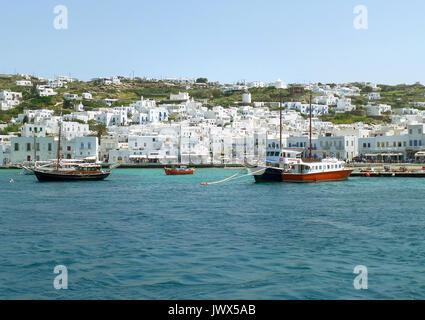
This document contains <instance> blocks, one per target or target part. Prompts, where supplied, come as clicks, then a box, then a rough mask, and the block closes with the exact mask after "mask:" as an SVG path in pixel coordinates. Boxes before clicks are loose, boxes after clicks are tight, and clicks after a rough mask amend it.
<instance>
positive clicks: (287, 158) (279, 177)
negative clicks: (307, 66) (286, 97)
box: [247, 94, 353, 182]
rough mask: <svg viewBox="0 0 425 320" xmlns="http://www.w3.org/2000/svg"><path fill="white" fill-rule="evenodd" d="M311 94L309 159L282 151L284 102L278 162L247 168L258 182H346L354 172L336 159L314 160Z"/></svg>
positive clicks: (294, 152)
mask: <svg viewBox="0 0 425 320" xmlns="http://www.w3.org/2000/svg"><path fill="white" fill-rule="evenodd" d="M311 115H312V110H311V94H310V133H309V140H310V147H309V158H307V159H302V158H301V153H302V152H300V151H297V150H294V149H289V148H287V149H282V102H281V105H280V126H279V128H280V144H279V148H280V152H279V158H278V161H277V162H274V163H267V162H266V165H264V166H258V165H257V166H249V165H248V166H247V167H248V171H249V173H250V174H251V175H253V176H254V179H255V181H256V182H271V181H279V182H320V181H340V180H346V179H347V178H348V177H349V176H350V174H351V172H352V171H353V170H350V169H346V168H345V162H344V161H341V160H338V159H336V158H325V159H313V157H312V147H311V133H312V128H311Z"/></svg>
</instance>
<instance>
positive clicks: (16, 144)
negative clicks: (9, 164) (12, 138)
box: [15, 143, 19, 151]
mask: <svg viewBox="0 0 425 320" xmlns="http://www.w3.org/2000/svg"><path fill="white" fill-rule="evenodd" d="M15 151H19V143H15Z"/></svg>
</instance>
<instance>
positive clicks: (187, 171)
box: [164, 166, 195, 176]
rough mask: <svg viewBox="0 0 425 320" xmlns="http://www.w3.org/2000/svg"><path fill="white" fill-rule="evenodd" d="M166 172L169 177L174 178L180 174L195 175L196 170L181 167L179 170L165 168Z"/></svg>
mask: <svg viewBox="0 0 425 320" xmlns="http://www.w3.org/2000/svg"><path fill="white" fill-rule="evenodd" d="M164 171H165V174H166V175H167V176H174V175H180V174H193V173H194V172H195V169H194V168H189V167H187V166H180V167H179V168H167V167H164Z"/></svg>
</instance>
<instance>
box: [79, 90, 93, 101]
mask: <svg viewBox="0 0 425 320" xmlns="http://www.w3.org/2000/svg"><path fill="white" fill-rule="evenodd" d="M81 97H82V98H83V99H85V100H91V99H93V96H92V94H91V93H89V92H83V93H82V95H81Z"/></svg>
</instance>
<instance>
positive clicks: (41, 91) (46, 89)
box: [36, 85, 57, 97]
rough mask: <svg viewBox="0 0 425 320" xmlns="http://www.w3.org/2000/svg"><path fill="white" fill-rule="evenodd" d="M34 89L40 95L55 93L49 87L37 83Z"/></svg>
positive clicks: (46, 95) (45, 95)
mask: <svg viewBox="0 0 425 320" xmlns="http://www.w3.org/2000/svg"><path fill="white" fill-rule="evenodd" d="M36 90H37V93H38V95H39V96H40V97H48V96H54V95H56V94H57V92H55V91H54V90H53V89H52V88H51V87H49V86H46V85H38V86H37V87H36Z"/></svg>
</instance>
